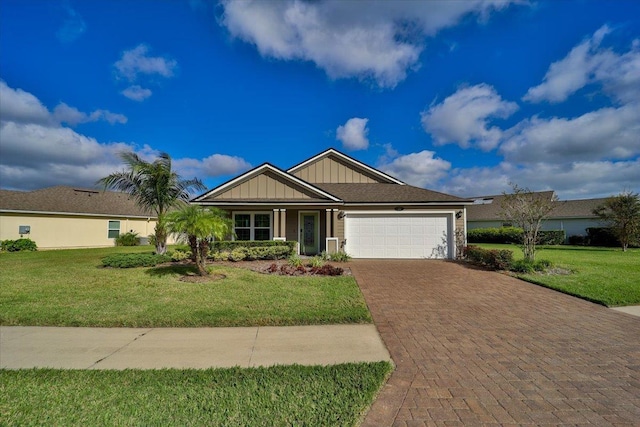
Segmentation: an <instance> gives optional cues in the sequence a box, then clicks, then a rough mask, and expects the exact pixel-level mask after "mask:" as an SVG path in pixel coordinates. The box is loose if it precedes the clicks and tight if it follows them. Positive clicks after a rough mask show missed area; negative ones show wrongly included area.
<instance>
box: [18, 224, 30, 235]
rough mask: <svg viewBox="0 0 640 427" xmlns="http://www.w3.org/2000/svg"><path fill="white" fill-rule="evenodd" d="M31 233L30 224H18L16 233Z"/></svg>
mask: <svg viewBox="0 0 640 427" xmlns="http://www.w3.org/2000/svg"><path fill="white" fill-rule="evenodd" d="M29 233H31V226H30V225H20V226H18V234H29Z"/></svg>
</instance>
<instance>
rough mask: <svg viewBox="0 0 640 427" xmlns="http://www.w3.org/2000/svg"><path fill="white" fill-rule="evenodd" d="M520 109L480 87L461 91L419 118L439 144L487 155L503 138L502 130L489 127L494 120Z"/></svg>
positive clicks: (491, 89)
mask: <svg viewBox="0 0 640 427" xmlns="http://www.w3.org/2000/svg"><path fill="white" fill-rule="evenodd" d="M517 109H518V105H517V104H515V103H513V102H507V101H504V100H503V99H502V98H501V97H500V95H498V93H497V92H496V90H495V89H494V88H493V87H492V86H489V85H487V84H479V85H476V86H471V87H463V88H461V89H459V90H458V91H457V92H456V93H454V94H453V95H450V96H448V97H447V98H445V100H444V101H442V102H441V103H440V104H436V105H432V106H431V107H430V108H429V109H428V110H426V111H423V112H422V113H421V115H420V116H421V122H422V126H423V128H424V130H425V131H426V132H428V133H430V134H431V135H432V137H433V139H434V142H435V143H436V144H439V145H443V144H458V145H459V146H460V147H462V148H468V147H470V146H472V145H474V146H478V147H480V148H481V149H483V150H487V151H488V150H492V149H494V148H495V147H496V146H497V145H498V143H499V142H500V139H501V138H502V130H501V129H500V128H498V127H496V126H490V121H491V119H495V118H501V119H504V118H507V117H509V116H510V115H511V114H513V113H514V112H515V111H516V110H517Z"/></svg>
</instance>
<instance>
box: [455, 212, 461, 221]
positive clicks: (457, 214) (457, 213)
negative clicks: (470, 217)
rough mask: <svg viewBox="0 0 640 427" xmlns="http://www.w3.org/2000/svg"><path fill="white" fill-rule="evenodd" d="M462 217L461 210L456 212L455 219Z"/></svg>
mask: <svg viewBox="0 0 640 427" xmlns="http://www.w3.org/2000/svg"><path fill="white" fill-rule="evenodd" d="M460 218H462V211H458V212H456V219H460Z"/></svg>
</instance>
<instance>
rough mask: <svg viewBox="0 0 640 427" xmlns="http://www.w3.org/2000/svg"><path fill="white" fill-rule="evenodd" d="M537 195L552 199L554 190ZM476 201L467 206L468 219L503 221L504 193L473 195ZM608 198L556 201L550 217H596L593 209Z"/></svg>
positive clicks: (536, 193) (537, 194) (540, 192)
mask: <svg viewBox="0 0 640 427" xmlns="http://www.w3.org/2000/svg"><path fill="white" fill-rule="evenodd" d="M534 194H535V195H536V197H540V198H543V199H547V200H552V198H553V196H554V192H553V191H539V192H535V193H534ZM471 199H472V200H473V201H474V203H473V204H472V205H469V206H467V221H501V220H503V219H504V218H503V215H502V202H503V200H504V194H500V195H494V196H480V197H471ZM605 200H606V199H582V200H559V201H555V202H554V205H555V206H554V208H553V210H552V211H551V213H550V214H549V218H596V215H594V214H593V209H595V208H596V207H597V206H598V205H600V204H602V203H603V202H604V201H605Z"/></svg>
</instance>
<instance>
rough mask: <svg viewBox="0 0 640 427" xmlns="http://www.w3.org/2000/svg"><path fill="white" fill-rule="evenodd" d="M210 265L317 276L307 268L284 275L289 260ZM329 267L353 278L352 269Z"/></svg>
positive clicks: (261, 271) (269, 272) (270, 272)
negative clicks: (338, 269)
mask: <svg viewBox="0 0 640 427" xmlns="http://www.w3.org/2000/svg"><path fill="white" fill-rule="evenodd" d="M273 264H275V265H276V271H275V272H272V271H270V270H271V269H272V267H271V266H272V265H273ZM209 265H224V266H227V267H235V268H246V269H247V270H252V271H256V272H258V273H263V274H279V275H292V276H316V275H317V274H314V273H313V272H312V271H311V268H310V267H306V268H305V272H304V273H303V272H302V271H300V270H298V271H296V272H295V273H293V274H284V273H282V271H281V267H282V266H283V265H284V266H288V265H289V264H288V262H287V260H282V259H281V260H259V261H238V262H233V261H215V262H212V263H210V264H209ZM328 265H332V266H334V267H339V268H342V269H343V270H344V271H343V273H342V276H351V275H352V274H351V269H350V268H349V267H346V266H344V265H343V264H341V263H338V264H336V263H333V264H332V263H328Z"/></svg>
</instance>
